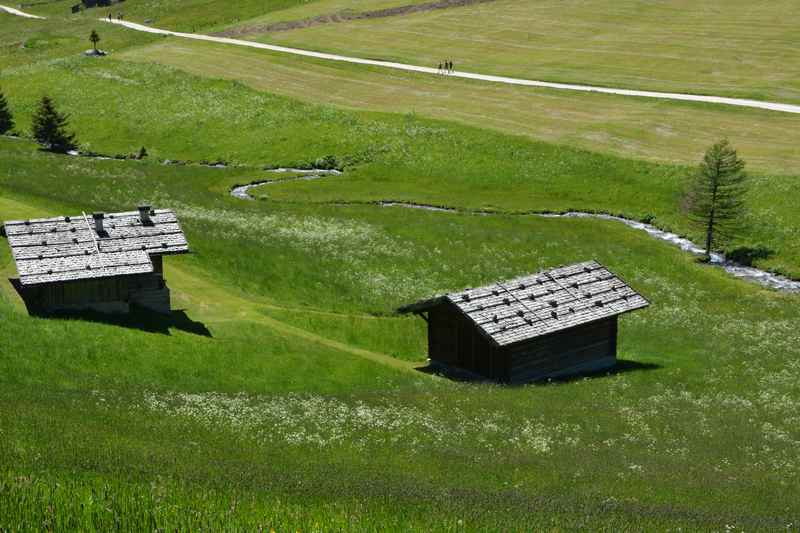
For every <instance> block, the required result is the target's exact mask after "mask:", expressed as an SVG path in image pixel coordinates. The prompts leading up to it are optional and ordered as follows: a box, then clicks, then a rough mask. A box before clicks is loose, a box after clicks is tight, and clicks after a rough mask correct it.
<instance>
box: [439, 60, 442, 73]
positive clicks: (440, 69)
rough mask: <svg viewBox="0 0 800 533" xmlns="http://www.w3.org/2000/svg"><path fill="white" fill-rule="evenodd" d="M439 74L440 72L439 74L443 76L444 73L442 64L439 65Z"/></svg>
mask: <svg viewBox="0 0 800 533" xmlns="http://www.w3.org/2000/svg"><path fill="white" fill-rule="evenodd" d="M438 72H439V74H441V73H442V64H441V63H439V69H438Z"/></svg>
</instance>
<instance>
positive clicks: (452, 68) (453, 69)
mask: <svg viewBox="0 0 800 533" xmlns="http://www.w3.org/2000/svg"><path fill="white" fill-rule="evenodd" d="M453 72H455V67H454V66H453V62H452V61H451V62H450V74H452V73H453Z"/></svg>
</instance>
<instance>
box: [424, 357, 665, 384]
mask: <svg viewBox="0 0 800 533" xmlns="http://www.w3.org/2000/svg"><path fill="white" fill-rule="evenodd" d="M660 368H663V367H662V366H661V365H658V364H655V363H642V362H639V361H631V360H630V359H618V360H617V364H616V365H614V366H613V367H611V368H605V369H602V370H595V371H591V372H579V373H576V374H571V375H569V376H561V377H557V378H547V379H540V380H535V381H529V382H524V383H513V384H508V383H501V384H502V385H506V386H509V387H521V386H525V385H546V384H550V383H570V382H573V381H578V380H582V379H587V378H591V379H595V378H604V377H609V376H615V375H618V374H626V373H628V372H640V371H649V370H658V369H660ZM415 370H417V371H418V372H422V373H423V374H428V375H435V376H439V377H442V378H445V379H449V380H450V381H455V382H459V383H493V384H497V383H498V382H497V381H494V380H491V379H489V378H486V377H484V376H481V375H479V374H475V373H473V372H470V371H468V370H464V369H462V368H457V367H449V366H445V365H441V364H436V363H435V364H428V365H425V366H420V367H417V368H416V369H415Z"/></svg>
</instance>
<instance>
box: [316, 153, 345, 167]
mask: <svg viewBox="0 0 800 533" xmlns="http://www.w3.org/2000/svg"><path fill="white" fill-rule="evenodd" d="M313 166H314V168H316V169H319V170H340V168H339V161H338V160H337V159H336V156H335V155H326V156H325V157H320V158H319V159H317V160H316V161H314V165H313Z"/></svg>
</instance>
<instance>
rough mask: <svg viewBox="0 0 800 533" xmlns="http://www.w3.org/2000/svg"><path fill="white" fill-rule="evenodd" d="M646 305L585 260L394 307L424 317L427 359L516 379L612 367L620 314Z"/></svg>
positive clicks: (487, 375) (499, 378)
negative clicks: (426, 328)
mask: <svg viewBox="0 0 800 533" xmlns="http://www.w3.org/2000/svg"><path fill="white" fill-rule="evenodd" d="M648 305H649V303H648V301H647V300H645V299H644V298H643V297H642V296H641V295H640V294H639V293H637V292H636V291H634V290H633V289H632V288H631V287H630V286H628V285H627V284H626V283H625V282H624V281H622V280H621V279H620V278H619V277H617V276H615V275H614V274H613V273H611V272H610V271H609V270H608V269H606V268H605V267H604V266H602V265H601V264H599V263H597V262H596V261H590V262H586V263H579V264H575V265H570V266H565V267H560V268H556V269H554V270H549V271H544V272H539V273H538V274H533V275H529V276H525V277H521V278H517V279H512V280H509V281H504V282H501V283H494V284H492V285H487V286H486V287H480V288H477V289H467V290H464V291H461V292H456V293H452V294H445V295H441V296H438V297H435V298H432V299H428V300H423V301H421V302H417V303H415V304H411V305H408V306H405V307H402V308H400V309H399V312H401V313H414V314H417V315H420V316H421V317H422V318H424V319H425V320H426V321H427V323H428V356H429V358H430V361H431V364H433V365H439V366H444V367H457V368H459V369H462V370H466V371H468V372H470V373H474V374H477V375H479V376H482V377H484V378H488V379H491V380H495V381H500V382H504V383H522V382H530V381H537V380H542V379H546V378H554V377H561V376H567V375H572V374H580V373H585V372H593V371H597V370H602V369H605V368H610V367H613V366H614V365H615V364H616V356H617V319H618V317H619V316H620V315H622V314H624V313H627V312H629V311H633V310H636V309H642V308H644V307H647V306H648Z"/></svg>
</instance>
